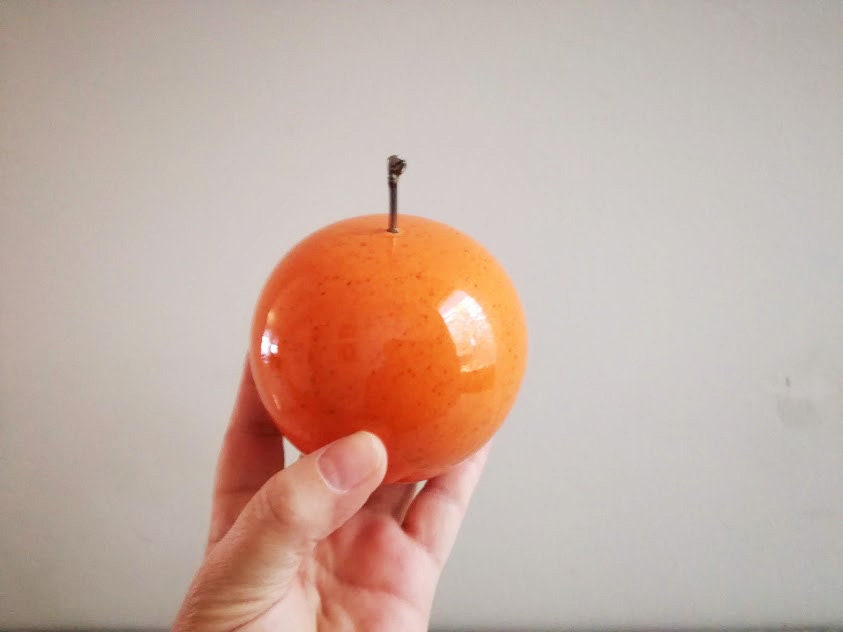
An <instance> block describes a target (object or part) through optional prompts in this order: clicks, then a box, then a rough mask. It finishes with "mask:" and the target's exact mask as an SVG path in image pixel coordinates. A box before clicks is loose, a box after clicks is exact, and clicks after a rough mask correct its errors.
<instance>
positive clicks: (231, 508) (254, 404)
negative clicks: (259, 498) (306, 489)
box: [208, 360, 284, 546]
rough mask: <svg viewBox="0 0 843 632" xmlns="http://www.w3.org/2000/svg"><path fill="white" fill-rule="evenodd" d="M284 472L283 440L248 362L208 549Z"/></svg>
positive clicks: (220, 466) (220, 473) (225, 449)
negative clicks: (260, 492)
mask: <svg viewBox="0 0 843 632" xmlns="http://www.w3.org/2000/svg"><path fill="white" fill-rule="evenodd" d="M283 468H284V442H283V437H282V436H281V433H280V432H279V431H278V428H277V427H276V426H275V424H274V423H273V422H272V418H271V417H270V416H269V413H267V412H266V408H264V406H263V404H262V403H261V401H260V397H259V396H258V392H257V388H256V387H255V381H254V379H253V378H252V371H251V368H250V367H249V362H248V360H247V361H246V363H245V366H244V367H243V375H242V377H241V379H240V388H239V390H238V393H237V399H236V401H235V404H234V410H233V412H232V414H231V420H230V422H229V425H228V429H227V430H226V432H225V436H224V438H223V443H222V448H221V449H220V456H219V461H218V463H217V473H216V481H215V484H214V497H213V508H212V510H211V528H210V533H209V536H208V545H209V546H212V545H213V544H215V543H216V542H218V541H219V540H220V539H221V538H222V537H223V536H224V535H225V534H226V533H227V532H228V530H229V529H230V528H231V525H232V524H234V521H235V520H236V519H237V516H238V515H240V512H241V511H242V510H243V507H245V506H246V503H248V502H249V500H250V499H251V498H252V496H254V495H255V493H256V492H257V491H258V490H259V489H260V488H261V487H262V486H263V484H264V483H265V482H266V481H267V480H269V478H270V477H271V476H272V475H273V474H275V473H276V472H277V471H279V470H281V469H283Z"/></svg>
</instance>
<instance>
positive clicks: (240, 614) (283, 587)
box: [173, 364, 488, 632]
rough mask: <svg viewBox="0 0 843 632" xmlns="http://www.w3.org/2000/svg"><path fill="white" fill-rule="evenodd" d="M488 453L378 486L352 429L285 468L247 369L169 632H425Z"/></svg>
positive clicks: (373, 445)
mask: <svg viewBox="0 0 843 632" xmlns="http://www.w3.org/2000/svg"><path fill="white" fill-rule="evenodd" d="M487 452H488V447H486V448H484V449H482V450H480V451H479V452H478V453H477V454H475V455H474V456H473V457H471V458H470V459H468V460H467V461H465V462H463V463H461V464H459V465H457V466H455V467H454V468H452V469H451V470H450V471H449V472H447V473H445V474H443V475H442V476H439V477H437V478H434V479H431V480H430V481H428V482H427V483H426V484H425V485H424V487H423V488H422V490H421V491H420V492H419V493H418V494H416V493H415V492H416V486H415V485H413V484H395V485H381V481H382V480H383V477H384V474H385V472H386V460H387V455H386V451H385V449H384V447H383V444H382V443H381V442H380V440H379V439H378V438H377V437H375V436H374V435H372V434H369V433H365V432H358V433H356V434H353V435H351V436H349V437H345V438H343V439H339V440H338V441H335V442H334V443H332V444H330V445H328V446H326V447H325V448H322V449H321V450H318V451H316V452H314V453H312V454H310V455H307V456H303V457H302V458H301V459H299V460H298V461H296V462H295V463H294V464H292V465H290V466H289V467H287V468H286V469H285V468H284V447H283V443H282V438H281V435H280V434H279V433H278V430H277V429H276V427H275V425H274V424H273V423H272V421H271V419H270V418H269V416H268V414H267V413H266V410H265V409H264V407H263V405H262V404H261V402H260V399H259V397H258V394H257V391H256V390H255V384H254V381H253V380H252V375H251V371H250V369H249V366H248V364H247V366H246V369H245V371H244V373H243V378H242V381H241V384H240V391H239V393H238V396H237V402H236V404H235V407H234V412H233V414H232V418H231V423H230V424H229V427H228V430H227V431H226V434H225V438H224V440H223V445H222V450H221V453H220V458H219V463H218V466H217V476H216V483H215V487H214V498H213V509H212V513H211V528H210V534H209V538H208V545H207V549H206V552H205V558H204V560H203V562H202V565H201V566H200V568H199V570H198V572H197V573H196V576H195V577H194V579H193V582H192V584H191V586H190V588H189V590H188V593H187V596H186V597H185V600H184V603H183V604H182V607H181V610H180V611H179V614H178V615H177V617H176V621H175V623H174V624H173V630H174V632H188V631H190V632H192V631H194V630H195V631H201V632H223V631H226V632H227V631H233V630H238V631H244V632H245V631H251V630H292V631H294V632H306V631H308V630H314V631H315V630H321V631H325V630H366V631H367V632H381V631H388V632H394V631H395V630H401V631H406V632H413V631H416V630H418V631H422V630H427V629H428V622H429V619H430V609H431V605H432V603H433V596H434V593H435V591H436V584H437V582H438V580H439V576H440V574H441V572H442V568H443V566H444V564H445V561H446V560H447V558H448V555H449V554H450V551H451V548H452V546H453V544H454V540H455V539H456V536H457V532H458V530H459V527H460V524H461V523H462V520H463V517H464V515H465V511H466V508H467V507H468V502H469V500H470V498H471V495H472V493H473V491H474V488H475V486H476V484H477V481H478V479H479V478H480V474H481V472H482V469H483V465H484V463H485V460H486V454H487Z"/></svg>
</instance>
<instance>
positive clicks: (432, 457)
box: [249, 215, 527, 483]
mask: <svg viewBox="0 0 843 632" xmlns="http://www.w3.org/2000/svg"><path fill="white" fill-rule="evenodd" d="M385 224H386V217H385V216H384V215H367V216H363V217H355V218H352V219H347V220H344V221H340V222H338V223H336V224H332V225H330V226H327V227H325V228H323V229H321V230H319V231H317V232H316V233H314V234H312V235H310V236H309V237H307V238H306V239H304V240H303V241H302V242H300V243H299V244H298V245H297V246H295V247H294V248H293V249H292V250H291V251H290V252H289V253H288V254H287V255H286V256H285V257H284V259H282V260H281V262H280V263H279V264H278V266H277V267H276V268H275V270H274V271H273V272H272V274H271V276H270V278H269V280H268V281H267V283H266V285H265V287H264V289H263V292H262V293H261V296H260V299H259V301H258V305H257V308H256V310H255V316H254V320H253V324H252V336H251V345H250V353H249V359H250V362H251V366H252V371H253V374H254V378H255V383H256V384H257V388H258V393H259V394H260V397H261V400H262V401H263V404H264V406H266V408H267V410H268V411H269V413H270V415H271V416H272V418H273V419H274V420H275V423H276V424H277V426H278V428H279V429H280V430H281V432H282V433H283V434H284V435H285V436H286V437H287V438H288V439H289V440H290V441H291V442H292V444H293V445H294V446H296V447H297V448H298V449H299V450H301V451H302V452H305V453H308V452H311V451H313V450H315V449H317V448H319V447H321V446H323V445H325V444H326V443H329V442H330V441H333V440H334V439H337V438H339V437H342V436H345V435H347V434H350V433H352V432H354V431H357V430H369V431H371V432H374V433H375V434H376V435H378V436H379V437H380V438H381V439H382V440H383V442H384V444H385V445H386V447H387V452H388V454H389V467H388V470H387V474H386V479H385V481H386V482H387V483H391V482H399V481H400V482H411V481H420V480H425V479H428V478H431V477H433V476H436V475H437V474H440V473H442V472H443V471H444V470H446V469H447V468H448V467H449V466H451V465H454V464H456V463H458V462H460V461H462V460H463V459H465V458H466V457H468V456H469V455H471V454H472V453H473V452H474V451H476V450H477V449H479V448H480V447H481V446H482V445H483V444H484V443H486V442H487V441H488V440H489V439H490V438H491V436H492V435H493V434H494V433H495V431H496V430H497V429H498V428H499V427H500V425H501V423H503V420H504V418H505V417H506V415H507V413H508V412H509V410H510V408H511V407H512V404H513V402H514V401H515V396H516V394H517V392H518V389H519V386H520V384H521V380H522V377H523V375H524V367H525V361H526V354H527V332H526V324H525V319H524V312H523V310H522V308H521V304H520V302H519V300H518V296H517V294H516V292H515V289H514V287H513V286H512V283H511V281H510V280H509V278H508V277H507V275H506V273H505V272H504V270H503V268H501V266H500V265H499V264H498V263H497V262H496V261H495V260H494V258H493V257H492V256H491V255H490V254H489V253H488V252H487V251H486V250H485V249H484V248H483V247H482V246H481V245H480V244H478V243H477V242H475V241H474V240H473V239H471V238H470V237H468V236H466V235H464V234H462V233H460V232H459V231H457V230H455V229H454V228H451V227H449V226H447V225H445V224H442V223H439V222H435V221H433V220H429V219H424V218H421V217H414V216H410V215H402V216H401V218H400V232H399V233H397V234H393V233H390V232H388V231H387V230H386V229H385Z"/></svg>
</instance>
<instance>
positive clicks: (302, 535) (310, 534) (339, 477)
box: [177, 432, 387, 630]
mask: <svg viewBox="0 0 843 632" xmlns="http://www.w3.org/2000/svg"><path fill="white" fill-rule="evenodd" d="M386 460H387V457H386V450H385V448H384V446H383V443H381V441H380V439H378V438H377V437H376V436H375V435H373V434H371V433H368V432H357V433H355V434H353V435H350V436H348V437H345V438H343V439H339V440H337V441H335V442H333V443H331V444H329V445H328V446H326V447H324V448H322V449H320V450H318V451H317V452H314V453H312V454H309V455H307V456H304V457H302V458H301V459H299V460H298V461H297V462H296V463H294V464H293V465H291V466H290V467H288V468H286V469H284V470H282V471H280V472H278V473H277V474H275V475H274V476H273V477H272V478H271V479H269V480H268V481H267V482H266V483H265V484H264V486H263V487H262V488H261V489H260V490H259V491H258V493H257V494H255V496H254V497H253V498H252V499H251V500H250V501H249V503H248V504H247V505H246V507H245V508H244V509H243V511H242V512H241V514H240V516H239V517H238V518H237V521H236V522H235V523H234V525H233V526H232V527H231V529H230V530H229V532H228V533H227V534H226V535H225V537H224V538H223V539H222V540H221V541H220V542H219V543H217V545H216V546H215V547H214V548H213V549H212V550H211V552H210V553H209V554H208V557H207V558H206V559H205V562H204V563H203V565H202V567H201V568H200V569H199V572H198V573H197V575H196V578H195V579H194V582H193V585H192V586H191V589H190V591H189V593H188V597H187V599H186V600H185V605H184V607H183V612H184V613H185V616H186V617H187V619H189V620H190V621H191V623H194V622H197V621H199V620H203V619H204V617H203V613H208V614H211V613H213V615H212V616H213V619H214V620H213V621H206V623H207V624H209V625H207V627H203V628H202V629H203V630H204V629H211V628H212V627H213V623H221V624H223V625H225V626H226V627H228V626H230V628H233V627H235V626H236V625H242V623H245V622H247V621H249V620H251V619H253V618H254V617H256V616H258V615H259V614H260V613H262V612H263V611H264V610H266V609H267V608H268V607H269V606H271V605H272V604H273V603H275V602H277V601H278V600H279V599H281V598H282V597H283V596H284V593H285V592H286V591H287V589H288V588H289V585H290V582H291V580H292V579H293V578H294V577H295V576H296V571H297V570H298V567H299V564H300V562H301V560H302V557H303V556H304V555H306V554H307V553H309V552H310V551H311V550H312V549H313V547H314V545H315V544H316V543H317V542H318V541H319V540H321V539H323V538H325V537H327V536H328V535H330V534H331V533H332V532H333V531H335V530H336V529H338V528H339V527H340V526H342V525H343V524H344V523H345V522H346V521H347V520H348V519H349V518H351V516H353V515H354V513H355V512H356V511H357V510H358V509H360V507H361V506H362V505H363V503H365V502H366V500H367V499H368V497H369V496H370V495H371V493H372V492H373V491H374V490H375V489H376V488H377V487H378V485H380V483H381V481H382V480H383V477H384V474H385V473H386ZM223 612H225V615H224V619H225V620H224V621H222V620H221V618H220V617H221V616H222V615H223ZM188 613H189V614H188ZM177 627H178V626H177ZM189 628H190V629H192V628H193V625H190V626H189ZM230 628H229V629H230Z"/></svg>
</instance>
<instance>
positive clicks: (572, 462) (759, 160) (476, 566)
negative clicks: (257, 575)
mask: <svg viewBox="0 0 843 632" xmlns="http://www.w3.org/2000/svg"><path fill="white" fill-rule="evenodd" d="M842 24H843V4H841V3H839V2H829V3H816V2H793V3H791V2H786V3H778V2H756V3H752V2H750V3H728V2H722V3H708V2H697V3H602V2H581V3H565V2H549V3H539V2H520V3H509V2H468V1H462V2H430V3H407V2H395V3H386V2H362V3H361V2H354V3H295V4H294V3H282V2H278V3H271V2H256V3H235V2H231V3H217V2H211V3H199V2H196V3H169V2H137V3H128V2H114V3H93V4H92V3H55V4H47V3H41V2H3V3H2V4H0V29H2V34H0V38H1V39H2V41H1V43H0V194H2V197H1V198H0V205H1V206H0V208H1V209H2V227H1V228H2V230H0V257H1V259H0V262H1V263H2V269H1V270H0V283H2V310H0V335H2V340H0V343H2V344H0V349H2V353H0V358H2V391H0V412H2V417H0V421H1V422H2V425H1V426H0V433H1V434H0V457H1V458H0V468H1V469H0V473H2V488H0V625H2V626H20V625H60V624H91V625H94V624H96V625H118V624H122V625H166V624H167V623H168V621H169V619H170V617H171V616H172V614H173V612H174V610H175V608H176V606H177V603H178V602H179V600H180V599H181V596H182V592H183V589H184V587H185V585H186V582H187V581H188V579H189V576H190V575H191V573H192V572H193V569H194V567H195V565H196V564H197V561H198V559H199V556H200V550H201V545H202V541H203V538H204V536H205V528H206V515H207V512H208V506H209V501H208V494H209V489H210V483H211V476H212V470H213V462H214V459H215V456H216V451H217V447H218V444H219V441H220V438H221V434H222V432H223V428H224V425H225V423H226V420H227V416H228V413H229V410H230V406H231V403H232V398H233V394H234V389H235V385H236V380H237V377H238V374H239V371H240V369H241V362H242V359H243V354H244V351H245V346H246V340H247V329H248V325H249V319H250V315H251V309H252V306H253V302H254V300H255V298H256V296H257V292H258V290H259V288H260V286H261V284H262V283H263V281H264V278H265V276H266V274H267V273H268V272H269V270H270V268H271V266H272V265H273V264H274V263H275V261H276V260H277V259H278V258H279V257H280V256H281V255H282V254H283V253H284V252H285V251H286V250H287V249H288V248H289V247H290V246H291V245H292V244H293V243H295V242H296V241H297V240H298V239H300V238H301V237H303V236H304V235H305V234H307V233H308V232H310V231H312V230H314V229H315V228H317V227H319V226H321V225H323V224H325V223H327V222H330V221H333V220H336V219H339V218H343V217H347V216H350V215H353V214H359V213H363V212H372V211H379V210H383V209H385V204H386V191H385V187H384V160H385V158H386V156H387V155H388V154H390V153H393V152H398V153H400V154H401V155H402V156H404V157H406V158H407V160H408V161H409V169H408V172H407V174H406V176H405V177H404V178H403V180H402V205H403V208H404V209H405V210H406V211H407V212H416V213H419V214H425V215H428V216H431V217H434V218H436V219H440V220H444V221H447V222H450V223H452V224H453V225H455V226H457V227H459V228H461V229H463V230H465V231H467V232H469V233H471V234H472V235H474V236H475V237H476V238H478V239H479V240H480V241H481V242H483V243H484V244H486V246H487V247H488V248H489V249H490V250H491V251H492V252H493V253H495V254H496V255H497V257H498V258H499V259H500V260H501V262H502V263H503V264H504V265H505V266H506V267H507V268H508V270H509V271H510V273H511V275H512V277H513V278H514V280H515V282H516V285H517V286H518V288H519V290H520V292H521V295H522V298H523V301H524V304H525V308H526V311H527V314H528V320H529V325H530V331H531V342H532V348H531V357H530V362H529V367H528V374H527V378H526V383H525V386H524V389H523V391H522V393H521V396H520V399H519V401H518V404H517V406H516V409H515V410H514V412H513V414H512V416H511V417H510V419H509V421H508V422H507V424H506V425H505V427H504V429H503V430H502V431H501V433H500V435H499V440H498V441H497V445H496V447H495V450H494V454H493V458H492V461H491V464H490V466H489V469H488V473H487V475H486V477H485V479H484V482H483V484H482V486H481V488H480V490H479V491H478V494H477V496H476V500H475V502H474V505H473V508H472V511H471V513H470V515H469V517H468V520H467V523H466V525H465V529H464V531H463V533H462V536H461V540H460V542H459V544H458V547H457V549H456V552H455V555H454V558H453V560H452V562H451V564H450V566H449V567H448V569H447V573H446V575H445V577H444V579H443V582H442V584H441V589H440V592H439V595H438V598H437V602H436V612H435V622H436V623H437V624H439V625H444V626H456V625H468V626H473V627H482V626H485V625H489V626H492V625H495V626H506V625H512V626H516V627H518V628H520V629H527V628H530V627H535V626H539V625H547V626H556V627H559V626H565V627H569V626H605V625H620V624H628V625H665V626H679V625H694V626H705V625H738V624H753V623H754V624H764V623H788V622H791V623H797V622H798V623H828V622H837V623H840V622H843V599H841V595H843V186H841V181H843V178H841V173H843V172H842V171H841V167H843V164H842V163H843V161H841V147H843V128H841V121H840V105H841V103H843V79H841V77H843V74H842V72H841V71H843V45H841V42H843V26H841V25H842Z"/></svg>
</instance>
